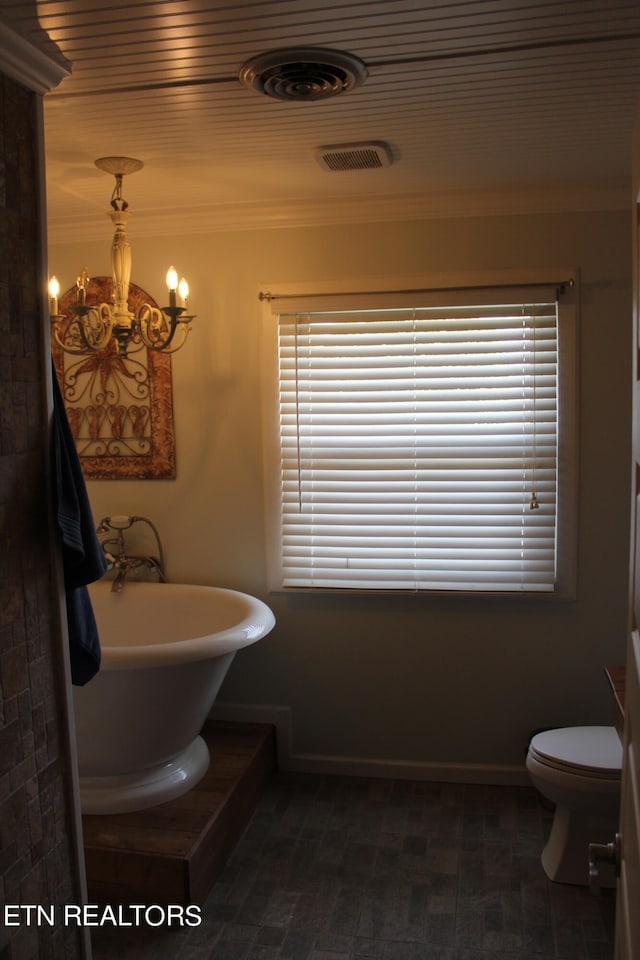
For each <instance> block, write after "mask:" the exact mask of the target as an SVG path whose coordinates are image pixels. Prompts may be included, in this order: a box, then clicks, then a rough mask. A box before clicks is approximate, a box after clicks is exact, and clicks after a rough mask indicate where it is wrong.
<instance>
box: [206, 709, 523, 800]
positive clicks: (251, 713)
mask: <svg viewBox="0 0 640 960" xmlns="http://www.w3.org/2000/svg"><path fill="white" fill-rule="evenodd" d="M209 715H210V717H211V718H212V719H213V720H225V721H235V722H236V723H270V724H272V725H273V726H274V727H275V729H276V750H277V756H278V769H279V770H280V771H283V772H290V773H323V774H331V775H338V776H347V777H382V778H385V779H392V780H430V781H434V782H438V783H478V784H498V785H509V786H529V785H530V783H531V780H530V779H529V775H528V774H527V771H526V768H525V766H524V764H522V766H515V765H514V766H510V765H508V764H484V763H443V762H440V763H433V762H431V761H427V760H393V759H390V758H387V757H353V756H345V755H340V754H335V755H325V754H316V753H294V751H293V735H292V711H291V707H283V706H276V705H271V704H252V703H231V702H228V701H224V700H222V701H219V702H218V703H215V704H214V705H213V707H212V709H211V712H210V714H209Z"/></svg>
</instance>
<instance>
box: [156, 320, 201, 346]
mask: <svg viewBox="0 0 640 960" xmlns="http://www.w3.org/2000/svg"><path fill="white" fill-rule="evenodd" d="M192 319H193V317H185V318H184V319H180V320H178V322H177V324H176V328H175V330H174V332H173V334H172V336H171V337H170V338H169V339H168V340H167V343H166V346H157V347H156V346H153V345H151V346H149V345H148V344H146V346H148V348H149V350H155V351H156V352H158V353H159V352H162V353H177V352H178V350H180V349H181V347H183V346H184V344H185V342H186V339H187V337H188V336H189V331H190V330H191V325H190V324H191V320H192ZM178 328H179V329H180V340H179V343H177V344H175V345H174V346H171V347H170V346H169V344H170V343H172V342H173V339H174V337H175V334H176V333H177V332H178Z"/></svg>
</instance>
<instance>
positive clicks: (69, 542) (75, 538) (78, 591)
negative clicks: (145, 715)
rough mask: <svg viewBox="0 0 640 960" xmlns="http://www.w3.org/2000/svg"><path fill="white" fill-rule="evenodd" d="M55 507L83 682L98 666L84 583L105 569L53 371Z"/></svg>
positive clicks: (73, 645)
mask: <svg viewBox="0 0 640 960" xmlns="http://www.w3.org/2000/svg"><path fill="white" fill-rule="evenodd" d="M52 463H53V481H54V491H53V494H54V508H55V516H56V521H57V524H58V529H59V531H60V536H61V544H62V563H63V568H64V588H65V597H66V606H67V621H68V629H69V654H70V659H71V681H72V683H74V684H75V685H76V686H83V685H84V684H85V683H87V682H88V681H89V680H91V678H92V677H94V676H95V674H96V673H97V672H98V670H99V669H100V638H99V636H98V627H97V624H96V620H95V616H94V613H93V608H92V606H91V600H90V598H89V591H88V590H87V584H88V583H93V581H94V580H99V579H100V577H101V576H102V575H103V574H104V573H105V571H106V569H107V562H106V560H105V557H104V553H103V550H102V546H101V544H100V540H99V539H98V535H97V533H96V529H95V523H94V520H93V514H92V512H91V507H90V505H89V497H88V495H87V488H86V486H85V482H84V476H83V474H82V467H81V465H80V457H79V456H78V451H77V450H76V445H75V442H74V439H73V436H72V434H71V428H70V427H69V421H68V419H67V413H66V410H65V408H64V402H63V400H62V394H61V392H60V386H59V384H58V379H57V376H56V372H55V368H54V370H53V420H52Z"/></svg>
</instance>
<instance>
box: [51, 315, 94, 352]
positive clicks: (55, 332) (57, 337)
mask: <svg viewBox="0 0 640 960" xmlns="http://www.w3.org/2000/svg"><path fill="white" fill-rule="evenodd" d="M59 327H60V320H54V321H53V324H52V327H51V332H52V334H53V339H54V340H55V342H56V345H57V346H58V347H60V349H61V350H64V352H65V353H70V354H72V355H73V356H76V357H86V356H87V347H86V346H85V347H82V348H81V349H78V350H75V349H74V348H73V347H70V346H69V344H68V343H66V342H65V341H64V340H63V339H62V337H61V336H60V331H59ZM83 342H84V338H83Z"/></svg>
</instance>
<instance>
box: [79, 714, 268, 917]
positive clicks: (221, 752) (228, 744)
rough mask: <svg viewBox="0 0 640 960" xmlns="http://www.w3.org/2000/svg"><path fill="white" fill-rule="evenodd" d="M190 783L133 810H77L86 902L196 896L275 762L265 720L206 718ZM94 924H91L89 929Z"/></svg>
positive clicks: (188, 900)
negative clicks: (197, 769)
mask: <svg viewBox="0 0 640 960" xmlns="http://www.w3.org/2000/svg"><path fill="white" fill-rule="evenodd" d="M202 736H203V738H204V740H205V742H206V744H207V746H208V748H209V752H210V754H211V763H210V764H209V769H208V770H207V772H206V774H205V775H204V777H203V778H202V780H201V781H200V783H198V784H196V786H195V787H194V789H193V790H190V791H188V792H187V793H186V794H185V795H184V796H183V797H179V798H178V799H177V800H174V801H170V802H169V803H167V804H165V805H163V806H158V807H152V808H151V809H150V810H143V811H140V812H139V813H129V814H126V815H125V816H119V815H118V814H113V815H108V814H106V815H104V816H98V817H89V816H86V817H83V818H82V828H83V833H84V855H85V862H86V867H87V884H88V897H89V900H88V902H89V903H97V904H107V903H108V904H116V903H124V904H131V903H147V904H149V903H154V904H155V903H158V904H169V903H183V904H192V903H203V902H204V900H205V899H206V897H207V894H208V893H209V890H210V889H211V886H212V884H213V883H214V881H215V880H216V878H217V877H218V875H219V874H220V871H221V870H222V869H223V867H224V864H225V862H226V860H227V858H228V856H229V854H230V853H231V851H232V850H233V847H234V845H235V844H236V843H237V841H238V840H239V838H240V837H241V835H242V833H243V831H244V830H245V828H246V826H247V823H248V822H249V818H250V816H251V814H252V813H253V810H254V806H255V803H256V800H257V797H258V796H259V794H260V793H261V791H262V788H263V786H264V785H265V784H266V782H267V781H268V779H269V778H270V776H271V775H272V774H273V772H274V769H275V735H274V729H273V727H270V726H267V725H265V724H246V723H220V722H216V723H208V724H206V725H205V728H204V730H203V732H202ZM93 932H96V931H93Z"/></svg>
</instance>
